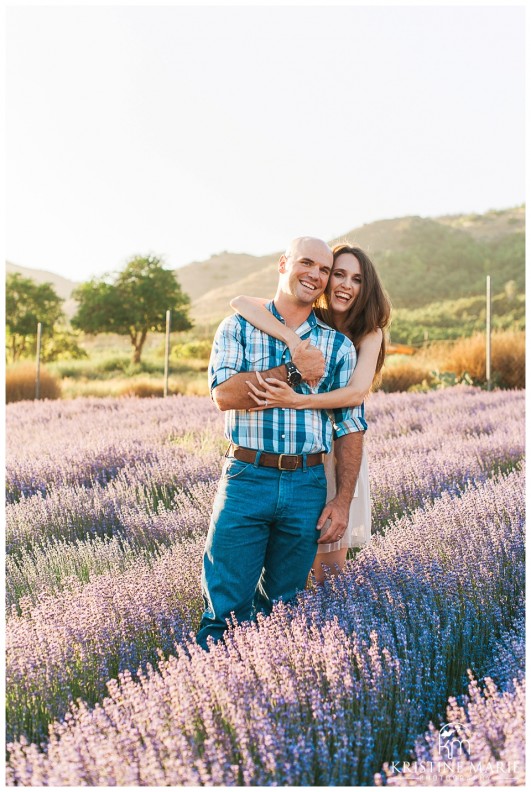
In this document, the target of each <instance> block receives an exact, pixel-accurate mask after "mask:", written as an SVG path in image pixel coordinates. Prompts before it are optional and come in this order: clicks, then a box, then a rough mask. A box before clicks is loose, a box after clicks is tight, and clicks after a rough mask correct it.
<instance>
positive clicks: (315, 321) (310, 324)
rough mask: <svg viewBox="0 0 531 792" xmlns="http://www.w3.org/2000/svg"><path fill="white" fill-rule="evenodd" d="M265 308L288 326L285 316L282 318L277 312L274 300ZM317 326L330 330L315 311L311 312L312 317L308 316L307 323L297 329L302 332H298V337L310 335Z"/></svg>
mask: <svg viewBox="0 0 531 792" xmlns="http://www.w3.org/2000/svg"><path fill="white" fill-rule="evenodd" d="M265 307H266V308H267V310H268V311H271V313H272V314H273V316H276V318H277V319H278V320H279V321H281V322H282V324H286V320H285V319H284V317H283V316H281V315H280V314H279V312H278V311H277V307H276V305H275V303H274V302H273V300H270V302H268V303H266V306H265ZM316 325H318V326H319V327H323V328H325V329H327V330H328V329H329V326H328V325H327V324H326V323H325V322H322V321H321V320H320V319H319V318H318V317H317V316H316V315H315V313H314V312H313V311H311V312H310V315H309V316H308V318H307V319H306V321H304V322H303V323H302V324H301V325H300V326H299V327H297V331H300V332H298V335H304V333H308V332H309V331H310V330H312V329H313V328H314V327H315V326H316Z"/></svg>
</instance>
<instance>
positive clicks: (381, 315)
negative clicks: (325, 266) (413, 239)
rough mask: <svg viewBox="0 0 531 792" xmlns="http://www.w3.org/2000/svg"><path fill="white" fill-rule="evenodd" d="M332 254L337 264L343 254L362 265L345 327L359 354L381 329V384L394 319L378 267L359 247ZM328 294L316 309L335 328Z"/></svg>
mask: <svg viewBox="0 0 531 792" xmlns="http://www.w3.org/2000/svg"><path fill="white" fill-rule="evenodd" d="M332 252H333V254H334V262H335V260H336V259H337V257H338V256H340V255H341V254H342V253H352V255H353V256H355V257H356V258H357V260H358V261H359V263H360V268H361V289H360V293H359V294H358V296H357V298H356V300H355V302H354V305H353V306H352V308H351V309H350V311H349V313H348V316H347V321H346V323H345V330H346V334H347V335H348V336H349V338H350V339H351V341H352V343H353V344H354V346H355V347H356V350H357V349H358V348H359V345H360V343H361V341H362V339H363V338H364V336H366V335H367V334H368V333H373V332H374V331H375V330H377V329H378V328H381V330H382V333H383V335H382V345H381V347H380V352H379V354H378V360H377V362H376V371H375V372H374V379H373V385H374V384H376V383H377V382H378V381H379V380H380V376H379V374H380V371H381V369H382V366H383V364H384V360H385V349H386V329H387V327H388V325H389V321H390V317H391V301H390V300H389V297H388V296H387V293H386V291H385V289H384V287H383V286H382V283H381V281H380V277H379V275H378V273H377V272H376V268H375V266H374V264H373V263H372V261H371V260H370V258H369V256H368V255H367V254H366V253H365V251H363V250H362V249H361V248H359V247H354V246H352V245H349V244H347V243H341V244H339V245H336V246H335V247H334V248H333V250H332ZM328 291H329V290H328V288H327V290H326V291H325V293H324V294H323V295H322V296H321V297H320V298H319V300H317V301H316V304H315V306H314V308H315V312H316V313H317V314H318V316H320V317H321V319H322V320H323V321H324V322H326V323H327V324H328V325H330V326H332V327H333V326H334V321H333V317H332V312H331V310H330V305H329V299H328Z"/></svg>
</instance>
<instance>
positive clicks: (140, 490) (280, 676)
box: [6, 387, 525, 786]
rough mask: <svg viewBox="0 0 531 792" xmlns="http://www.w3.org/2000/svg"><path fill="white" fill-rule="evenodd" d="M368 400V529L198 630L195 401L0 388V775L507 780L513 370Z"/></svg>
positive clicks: (228, 780) (203, 428) (516, 504)
mask: <svg viewBox="0 0 531 792" xmlns="http://www.w3.org/2000/svg"><path fill="white" fill-rule="evenodd" d="M367 418H368V422H369V425H370V429H369V431H368V432H367V435H366V443H367V448H368V453H369V460H370V475H371V487H372V497H373V520H374V523H373V539H372V541H371V544H370V545H369V546H368V547H366V548H364V549H363V550H361V551H359V552H357V553H356V554H355V556H354V557H353V558H352V559H351V560H350V561H349V562H348V564H347V569H346V572H345V574H344V575H342V576H341V577H339V578H336V579H334V580H333V581H331V582H330V583H327V584H326V585H325V586H324V587H322V588H315V587H311V586H310V587H309V588H308V589H307V590H306V591H305V592H303V593H301V595H300V597H299V600H298V601H297V603H295V604H294V605H292V606H285V605H278V606H276V608H275V610H274V611H273V614H272V615H271V616H270V617H269V618H267V619H260V620H259V622H258V624H244V625H240V626H235V627H234V629H232V630H231V631H230V633H229V634H228V636H227V640H226V642H225V644H223V645H218V646H217V647H215V648H214V649H213V650H212V651H211V653H210V654H206V653H204V652H203V651H202V650H201V649H199V648H198V647H197V646H196V645H195V644H194V640H193V634H194V632H195V630H196V629H197V626H198V623H199V618H200V613H201V609H202V602H201V592H200V569H201V556H202V550H203V544H204V540H205V536H206V532H207V528H208V521H209V514H210V508H211V504H212V501H213V497H214V493H215V489H216V484H217V478H218V475H219V472H220V468H221V459H222V454H223V452H224V450H225V447H226V441H225V440H224V438H223V418H222V416H221V415H220V414H219V413H218V412H217V411H216V409H215V408H214V407H213V405H212V404H211V402H210V401H209V400H208V399H206V398H199V397H180V396H176V397H171V398H168V399H164V400H162V399H160V400H159V399H77V400H73V401H63V402H40V403H39V402H38V403H29V402H19V403H16V404H13V405H9V406H8V409H7V433H8V449H7V463H8V464H7V485H6V493H7V501H8V503H7V507H6V515H7V523H6V545H7V569H6V599H7V614H6V619H7V627H6V650H7V655H6V674H7V694H6V699H7V702H6V703H7V715H6V720H7V735H8V745H7V752H8V759H7V783H8V784H9V785H26V786H27V785H29V786H47V785H54V786H67V785H71V786H78V785H82V786H107V785H108V786H116V785H133V786H170V785H174V786H180V785H188V786H189V785H205V786H211V785H227V786H232V785H244V786H261V785H263V786H266V785H267V786H270V785H272V786H286V785H294V786H300V785H309V786H317V785H322V786H339V785H347V786H355V785H362V786H380V785H402V786H408V785H411V786H415V785H418V784H425V785H434V786H438V785H447V786H452V785H458V786H459V785H463V786H473V785H477V786H480V785H483V786H505V785H508V786H520V785H523V784H524V780H525V778H524V760H525V756H524V733H525V729H524V713H525V663H524V655H525V653H524V470H523V454H524V429H523V418H524V393H523V392H522V391H494V392H492V393H487V392H485V391H482V390H479V389H476V388H468V387H456V388H451V389H446V390H443V391H432V392H429V393H417V394H415V393H411V394H383V393H377V394H374V395H373V396H371V398H370V399H369V400H368V403H367ZM449 722H458V723H459V724H460V726H459V729H457V734H458V736H459V737H460V738H461V739H462V740H466V745H467V751H466V752H465V754H464V755H463V756H462V757H460V758H461V762H460V768H459V777H457V778H456V776H455V773H454V774H453V768H452V767H450V766H449V764H448V763H446V765H445V763H444V762H443V763H442V764H443V766H442V767H441V766H440V765H441V759H442V757H441V755H440V747H439V733H438V732H439V728H440V727H441V726H442V725H443V724H445V723H449ZM433 768H435V770H434V769H433Z"/></svg>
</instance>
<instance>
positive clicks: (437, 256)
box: [8, 206, 525, 341]
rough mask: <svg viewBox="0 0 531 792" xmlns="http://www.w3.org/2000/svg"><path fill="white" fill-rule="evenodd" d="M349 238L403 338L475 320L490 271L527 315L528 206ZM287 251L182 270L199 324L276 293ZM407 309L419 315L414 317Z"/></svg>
mask: <svg viewBox="0 0 531 792" xmlns="http://www.w3.org/2000/svg"><path fill="white" fill-rule="evenodd" d="M345 240H348V241H349V242H351V243H352V244H356V245H359V246H360V247H362V248H363V249H365V250H367V252H368V253H369V254H370V255H371V256H372V258H373V260H374V263H375V265H376V268H377V269H378V271H379V273H380V275H381V277H382V280H383V282H384V285H385V287H386V289H387V291H388V292H389V295H390V297H391V300H392V303H393V307H394V309H395V313H394V315H395V322H394V328H395V331H394V332H395V333H396V332H398V329H399V326H401V327H402V330H401V331H400V333H401V334H402V336H404V337H402V338H400V339H399V338H398V337H397V338H396V340H397V341H398V340H403V341H405V340H406V337H405V336H407V337H408V338H409V337H410V336H412V335H414V336H415V337H416V335H418V332H417V330H418V331H419V332H422V333H424V330H423V329H421V327H424V326H427V328H428V332H429V333H430V328H431V331H432V332H434V328H435V326H438V327H440V328H441V332H442V329H443V328H444V327H445V324H444V323H445V321H446V319H448V321H450V320H451V323H452V326H456V327H457V326H458V325H459V323H460V322H461V323H463V322H464V325H466V326H467V327H468V326H469V324H470V322H468V319H466V318H463V316H462V313H460V312H461V311H462V310H465V309H462V304H461V303H460V302H459V301H461V300H466V299H470V298H475V297H480V298H482V295H483V294H484V291H485V275H486V274H490V275H491V277H492V291H493V294H495V295H498V296H499V300H501V302H499V304H498V303H497V304H496V310H500V311H501V310H503V311H505V310H506V314H503V315H504V316H505V315H506V317H507V321H509V320H510V317H511V316H513V314H514V312H515V311H516V314H514V316H513V319H514V321H515V322H516V323H521V322H523V293H524V263H525V207H524V206H519V207H514V208H511V209H500V210H491V211H489V212H486V213H484V214H458V215H446V216H444V217H437V218H425V217H400V218H395V219H388V220H379V221H376V222H374V223H367V224H365V225H363V226H361V227H359V228H354V229H352V230H351V231H349V232H348V233H347V234H344V235H343V236H341V237H338V238H337V239H336V240H331V242H332V243H335V242H336V241H345ZM288 241H289V240H286V242H288ZM279 256H280V251H278V252H276V253H271V254H270V255H267V256H252V255H249V254H246V253H229V252H227V251H224V252H223V253H219V254H216V255H214V256H211V257H210V258H209V259H208V260H206V261H196V262H193V263H192V264H188V265H186V266H185V267H181V268H179V269H177V270H175V274H176V275H177V277H178V279H179V282H180V283H181V286H182V288H183V290H184V291H185V292H186V293H187V294H189V295H190V297H191V299H192V306H191V316H192V318H193V320H194V322H195V323H196V325H203V326H213V325H216V324H217V323H218V322H219V321H220V320H221V319H222V318H223V316H226V315H227V314H228V313H230V307H229V302H230V300H231V298H232V297H234V296H236V295H237V294H252V295H256V296H257V297H269V296H272V295H273V294H274V292H275V288H276V283H277V262H278V258H279ZM8 271H18V272H21V273H22V274H24V275H26V276H27V277H32V278H34V279H35V280H37V281H39V282H41V281H44V280H49V281H52V282H54V283H56V285H57V290H58V293H59V294H61V296H63V297H65V298H67V299H68V298H69V295H70V291H71V289H72V288H73V287H74V286H75V285H77V284H74V283H73V282H72V281H67V280H66V279H64V278H59V276H54V275H52V274H51V273H48V272H42V271H38V270H29V269H26V268H24V267H19V266H16V265H13V264H8ZM509 281H514V285H513V287H512V288H513V292H514V294H513V301H514V300H516V302H513V304H511V305H505V303H503V294H504V290H505V286H506V284H507V283H508V282H509ZM497 299H498V298H497ZM477 305H478V306H479V305H480V303H477ZM436 306H438V307H436ZM74 308H75V305H74V303H73V301H71V300H70V299H69V301H68V303H67V304H66V305H65V310H66V313H67V315H71V314H72V312H73V310H74ZM466 310H469V311H470V312H472V313H473V312H474V311H475V310H476V303H475V302H474V301H473V302H472V303H470V305H469V308H467V309H466ZM466 310H465V313H466ZM478 310H480V309H479V308H478ZM404 311H405V312H409V316H410V317H413V318H408V317H407V316H406V314H405V313H403V312H404ZM413 312H414V313H413ZM520 314H522V315H520ZM495 316H498V314H496V313H495ZM501 316H502V314H499V317H501ZM474 321H475V320H474ZM500 321H501V320H500ZM503 321H505V320H503ZM511 321H512V320H511ZM400 323H401V324H400ZM408 323H409V325H411V324H412V323H413V324H415V323H417V325H418V327H417V328H416V330H415V328H413V329H412V328H411V327H409V329H408ZM426 323H427V324H426ZM434 323H435V324H434ZM467 323H468V324H467ZM413 330H415V332H413ZM415 333H416V335H415Z"/></svg>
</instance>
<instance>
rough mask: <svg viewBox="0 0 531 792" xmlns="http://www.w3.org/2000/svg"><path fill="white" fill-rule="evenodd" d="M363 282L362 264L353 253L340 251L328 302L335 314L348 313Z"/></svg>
mask: <svg viewBox="0 0 531 792" xmlns="http://www.w3.org/2000/svg"><path fill="white" fill-rule="evenodd" d="M361 284H362V273H361V265H360V263H359V261H358V259H357V258H356V256H354V255H353V254H352V253H340V255H339V256H338V257H337V258H336V260H335V261H334V266H333V268H332V273H331V275H330V280H329V282H328V289H327V291H328V304H329V307H330V310H331V311H332V312H333V313H334V314H346V313H347V311H349V310H350V309H351V308H352V306H353V305H354V303H355V301H356V299H357V297H358V295H359V293H360V291H361Z"/></svg>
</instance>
